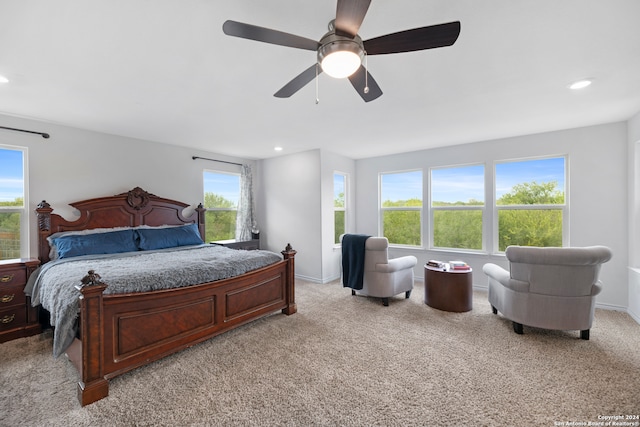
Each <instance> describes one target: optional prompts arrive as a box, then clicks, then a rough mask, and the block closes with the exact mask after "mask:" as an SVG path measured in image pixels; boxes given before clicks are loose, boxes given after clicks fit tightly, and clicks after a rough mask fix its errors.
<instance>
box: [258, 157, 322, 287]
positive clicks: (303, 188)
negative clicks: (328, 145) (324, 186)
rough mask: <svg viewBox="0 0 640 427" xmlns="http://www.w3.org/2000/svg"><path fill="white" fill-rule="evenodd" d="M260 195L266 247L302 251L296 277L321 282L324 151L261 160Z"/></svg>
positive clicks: (263, 244) (299, 255)
mask: <svg viewBox="0 0 640 427" xmlns="http://www.w3.org/2000/svg"><path fill="white" fill-rule="evenodd" d="M259 163H260V166H259V170H260V174H259V176H260V180H261V185H262V189H263V191H262V193H261V195H259V196H258V206H259V211H260V212H261V214H260V218H261V219H260V221H261V225H260V229H261V232H260V239H261V242H260V243H261V245H262V247H263V248H266V249H269V250H273V251H278V252H279V251H281V250H282V249H284V247H285V246H286V244H287V243H291V246H292V247H293V249H295V250H296V251H298V253H297V255H296V258H295V264H296V276H299V277H301V278H304V279H307V280H312V281H321V278H322V246H321V244H320V242H322V218H321V214H322V210H321V197H320V194H321V182H320V150H311V151H306V152H303V153H297V154H291V155H285V156H281V157H275V158H271V159H265V160H261V161H260V162H259Z"/></svg>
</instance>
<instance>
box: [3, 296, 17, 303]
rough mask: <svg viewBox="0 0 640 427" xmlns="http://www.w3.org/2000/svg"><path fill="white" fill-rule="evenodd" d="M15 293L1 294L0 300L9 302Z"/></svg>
mask: <svg viewBox="0 0 640 427" xmlns="http://www.w3.org/2000/svg"><path fill="white" fill-rule="evenodd" d="M15 296H16V294H11V295H2V298H0V302H11V301H13V297H15Z"/></svg>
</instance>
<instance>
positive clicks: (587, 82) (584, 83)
mask: <svg viewBox="0 0 640 427" xmlns="http://www.w3.org/2000/svg"><path fill="white" fill-rule="evenodd" d="M591 83H592V81H591V80H590V79H584V80H578V81H577V82H574V83H572V84H571V85H570V86H569V89H573V90H578V89H584V88H585V87H587V86H589V85H590V84H591Z"/></svg>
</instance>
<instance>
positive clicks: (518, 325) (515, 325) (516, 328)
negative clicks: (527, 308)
mask: <svg viewBox="0 0 640 427" xmlns="http://www.w3.org/2000/svg"><path fill="white" fill-rule="evenodd" d="M513 331H514V332H515V333H516V334H518V335H522V334H523V331H522V323H518V322H513Z"/></svg>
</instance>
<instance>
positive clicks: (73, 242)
mask: <svg viewBox="0 0 640 427" xmlns="http://www.w3.org/2000/svg"><path fill="white" fill-rule="evenodd" d="M51 240H52V242H53V245H54V246H55V248H56V252H57V254H58V258H70V257H76V256H82V255H95V254H117V253H122V252H133V251H137V250H138V246H137V245H136V235H135V231H134V230H133V229H125V230H119V231H111V232H105V233H93V234H70V235H64V236H61V237H56V238H53V239H51Z"/></svg>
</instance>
